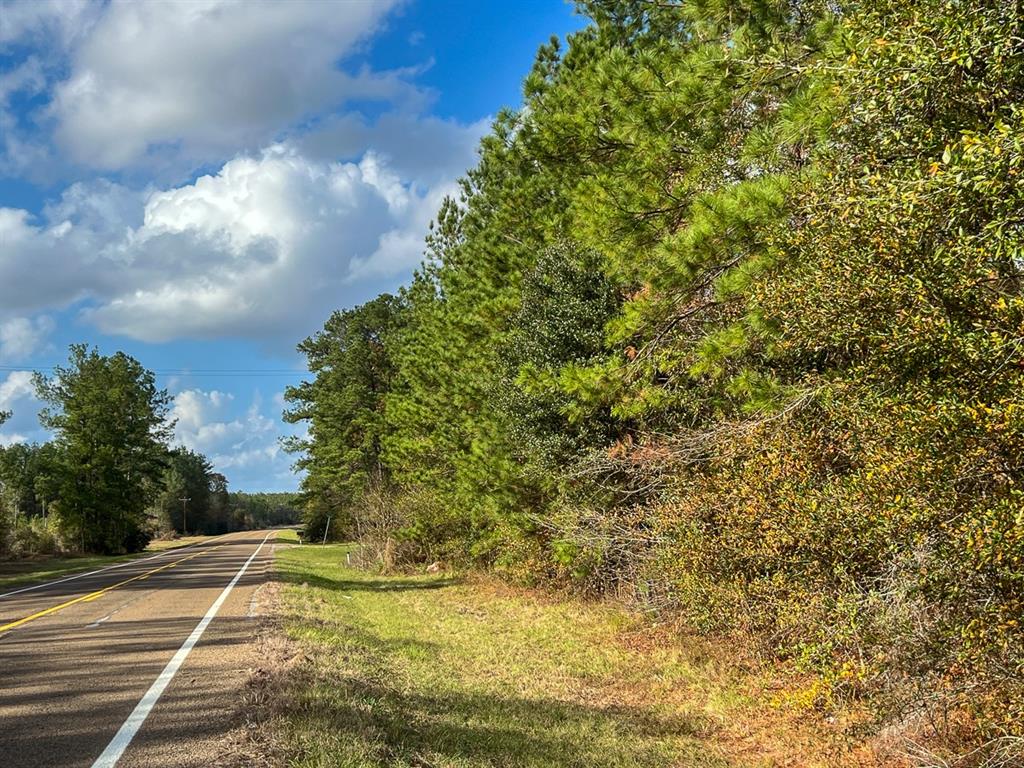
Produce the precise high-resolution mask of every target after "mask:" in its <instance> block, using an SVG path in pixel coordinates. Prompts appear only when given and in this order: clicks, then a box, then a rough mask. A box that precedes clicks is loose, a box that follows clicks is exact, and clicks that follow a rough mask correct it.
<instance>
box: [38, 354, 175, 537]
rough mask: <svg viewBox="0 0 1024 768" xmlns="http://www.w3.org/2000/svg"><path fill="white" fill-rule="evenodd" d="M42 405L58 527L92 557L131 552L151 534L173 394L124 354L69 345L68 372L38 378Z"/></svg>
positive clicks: (62, 369) (59, 370) (60, 369)
mask: <svg viewBox="0 0 1024 768" xmlns="http://www.w3.org/2000/svg"><path fill="white" fill-rule="evenodd" d="M36 391H37V393H38V396H39V399H40V400H42V401H43V402H45V403H46V404H47V406H46V408H44V409H43V411H42V413H41V415H40V421H41V422H42V423H43V426H45V427H47V428H48V429H50V430H53V432H54V433H55V438H54V443H55V446H56V449H57V451H56V457H55V461H54V465H53V472H54V476H55V478H56V489H55V490H56V494H57V498H58V502H57V510H56V511H57V512H58V514H59V517H60V521H61V526H62V527H63V529H64V531H65V534H66V535H67V536H68V538H69V539H70V540H71V541H78V542H79V544H80V546H81V547H82V548H83V549H84V550H86V551H89V552H124V551H129V552H134V551H138V550H139V549H142V548H144V547H145V545H146V543H147V542H148V540H149V535H150V532H149V530H148V529H147V526H146V519H145V510H146V507H147V506H148V505H149V503H150V501H152V499H153V495H154V493H155V490H156V488H157V487H159V478H160V476H161V473H162V470H163V458H164V454H165V451H166V443H167V440H168V439H169V438H170V434H171V430H172V428H173V424H172V423H170V422H168V420H167V417H168V415H169V412H170V396H169V395H168V394H167V392H166V391H164V390H158V389H157V388H156V384H155V377H154V376H153V374H152V373H151V372H150V371H147V370H146V369H145V368H143V367H142V366H141V365H140V364H139V362H138V361H137V360H135V359H134V358H132V357H129V356H128V355H126V354H124V353H123V352H118V353H116V354H114V355H112V356H109V357H107V356H103V355H100V354H99V352H98V351H97V350H95V349H89V348H88V347H87V346H86V345H84V344H78V345H74V346H72V347H71V350H70V355H69V359H68V365H67V366H66V367H62V366H58V367H56V368H55V369H54V375H53V377H52V378H45V377H43V376H41V375H38V374H37V375H36Z"/></svg>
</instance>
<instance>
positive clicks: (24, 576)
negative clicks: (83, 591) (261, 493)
mask: <svg viewBox="0 0 1024 768" xmlns="http://www.w3.org/2000/svg"><path fill="white" fill-rule="evenodd" d="M212 538H215V537H214V536H185V537H183V538H179V539H166V540H163V541H152V542H150V543H149V546H148V547H146V549H144V550H143V551H142V552H135V553H133V554H131V555H77V556H48V557H40V558H25V559H23V560H7V561H0V589H4V588H6V587H15V586H19V585H21V584H30V583H32V582H35V581H47V580H49V579H56V578H60V577H61V576H68V575H71V574H73V573H79V572H81V571H89V570H93V569H96V568H104V567H106V566H108V565H116V564H117V563H122V562H125V561H126V560H135V559H136V558H140V557H145V556H147V555H152V554H155V553H158V552H163V551H165V550H168V549H177V548H179V547H187V546H190V545H192V544H198V543H199V542H202V541H207V540H209V539H212Z"/></svg>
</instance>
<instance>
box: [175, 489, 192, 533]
mask: <svg viewBox="0 0 1024 768" xmlns="http://www.w3.org/2000/svg"><path fill="white" fill-rule="evenodd" d="M178 501H180V502H181V535H182V536H184V535H185V534H186V533H188V529H187V528H186V527H185V505H186V504H188V503H189V502H190V501H192V497H191V496H183V497H182V498H180V499H178Z"/></svg>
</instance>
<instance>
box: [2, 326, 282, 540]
mask: <svg viewBox="0 0 1024 768" xmlns="http://www.w3.org/2000/svg"><path fill="white" fill-rule="evenodd" d="M35 387H36V393H37V395H38V397H39V398H40V400H42V401H43V402H44V404H45V407H44V408H43V410H42V411H41V413H40V422H41V424H42V425H43V426H44V427H45V428H47V429H48V430H50V431H51V432H52V434H53V436H54V437H53V439H52V440H51V441H49V442H46V443H42V444H14V445H10V446H7V447H5V448H2V449H0V555H6V556H12V555H14V556H18V555H31V554H42V553H58V552H98V553H122V552H137V551H140V550H142V549H144V548H145V547H146V545H147V544H148V543H149V541H150V540H151V539H152V538H153V537H154V536H166V535H175V534H178V535H182V534H195V533H202V534H219V533H227V532H229V531H235V530H242V529H246V528H256V527H264V526H268V525H279V524H283V523H291V522H295V520H296V517H297V512H296V508H295V506H294V500H293V498H292V497H291V496H290V495H288V494H245V493H231V492H230V491H229V490H228V481H227V478H225V477H224V475H222V474H221V473H219V472H216V471H214V468H213V466H212V464H211V463H210V461H209V460H208V459H207V457H205V456H203V455H202V454H201V453H197V452H195V451H191V450H189V449H187V448H183V447H173V446H171V445H170V439H171V435H172V431H173V426H174V424H173V422H172V421H171V420H170V419H169V416H170V403H171V398H170V395H169V394H168V393H167V392H166V391H165V390H160V389H157V387H156V383H155V377H154V375H153V374H152V373H151V372H150V371H147V370H146V369H145V368H143V367H142V365H141V364H140V363H139V362H138V361H136V360H135V359H133V358H132V357H130V356H128V355H126V354H124V353H121V352H118V353H116V354H114V355H111V356H104V355H101V354H99V352H98V351H96V350H95V349H90V348H88V347H87V346H86V345H74V346H72V347H71V350H70V355H69V360H68V363H67V364H66V365H65V366H58V367H56V368H55V369H54V371H53V374H52V375H51V376H49V377H47V376H43V375H41V374H36V376H35ZM3 416H4V418H6V416H7V415H6V414H4V415H3Z"/></svg>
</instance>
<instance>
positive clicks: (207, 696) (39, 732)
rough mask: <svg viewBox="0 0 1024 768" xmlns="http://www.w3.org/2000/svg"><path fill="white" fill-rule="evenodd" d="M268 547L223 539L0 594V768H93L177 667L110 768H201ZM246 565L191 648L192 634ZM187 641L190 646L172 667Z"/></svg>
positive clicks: (238, 680) (218, 723)
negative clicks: (158, 683) (170, 665)
mask: <svg viewBox="0 0 1024 768" xmlns="http://www.w3.org/2000/svg"><path fill="white" fill-rule="evenodd" d="M268 535H269V538H267V537H268ZM273 546H274V534H273V533H271V532H267V531H261V532H254V531H247V532H243V533H235V534H228V535H227V536H224V537H221V538H218V539H213V540H211V541H209V542H204V543H203V544H201V545H199V546H196V547H191V548H184V549H180V550H172V551H169V552H166V553H162V554H161V555H158V556H156V557H154V558H148V559H144V560H136V561H132V562H131V563H129V564H126V565H123V566H120V567H116V568H112V569H109V570H104V571H101V572H99V573H94V574H90V575H86V576H82V577H81V578H74V579H71V580H67V581H62V580H56V581H55V582H50V583H48V584H45V585H42V586H40V587H38V588H32V589H28V590H26V591H19V592H15V593H14V594H7V595H3V594H0V766H2V767H3V768H22V767H24V768H29V766H31V767H32V768H49V767H50V766H54V767H58V766H59V767H63V766H68V768H70V767H71V766H93V765H102V764H104V763H97V759H98V758H99V757H100V756H101V755H103V754H104V752H105V750H108V746H109V745H110V744H111V742H112V740H114V739H115V736H116V735H118V733H119V731H121V735H120V737H119V738H120V739H121V742H122V743H123V741H124V739H125V738H126V734H125V732H124V731H123V730H122V726H123V725H124V724H125V722H126V721H127V720H128V719H129V716H131V715H133V712H135V720H136V721H137V719H138V712H136V706H137V705H139V703H140V701H142V700H143V698H144V697H145V696H146V695H147V693H149V699H152V696H153V692H152V691H151V688H152V687H153V685H154V683H155V682H156V681H157V679H158V678H160V677H161V675H163V679H164V680H165V681H166V678H167V674H168V672H170V671H172V670H167V669H166V668H167V666H168V663H169V662H171V661H172V659H174V658H175V657H176V656H177V660H178V661H180V662H181V663H180V667H178V668H177V669H176V671H175V673H174V676H173V677H172V678H171V679H170V681H169V682H168V683H167V684H166V688H165V689H164V690H163V691H162V693H161V695H160V697H159V699H158V700H157V701H156V703H155V704H154V705H153V706H152V709H151V711H150V712H149V714H148V716H147V717H146V719H145V720H144V722H143V723H142V725H141V727H139V728H138V730H137V732H136V733H134V735H132V738H131V741H130V742H129V743H128V746H127V747H126V748H125V750H124V752H123V754H122V756H121V757H120V759H119V760H118V761H117V762H116V764H117V766H119V768H121V767H122V766H123V767H124V768H130V767H133V766H139V767H141V766H146V767H147V768H152V767H155V766H161V767H170V766H191V765H196V766H200V765H202V766H206V765H209V764H210V762H211V759H212V758H211V756H212V755H214V754H215V753H216V751H217V749H218V741H219V739H220V738H221V736H222V735H223V734H224V733H225V732H226V731H227V730H228V729H229V728H230V727H231V724H232V719H233V718H234V716H235V715H236V713H237V708H238V703H239V691H240V690H241V689H242V687H243V685H244V683H245V680H246V678H247V675H248V670H249V669H250V667H251V665H252V664H253V663H254V659H253V658H252V648H253V646H252V640H253V635H254V632H255V625H256V621H255V617H254V616H253V609H252V604H253V599H254V594H255V591H256V589H257V587H258V586H259V585H260V584H262V583H263V582H264V581H265V580H266V572H267V568H268V567H269V565H270V563H271V560H272V549H273ZM257 550H258V554H256V555H255V557H252V556H253V554H254V553H256V552H257ZM250 557H252V559H251V561H250V562H249V565H248V567H247V568H246V570H245V572H244V574H242V575H241V577H240V578H239V579H238V580H237V582H236V583H235V585H234V587H233V589H232V590H231V591H230V592H229V593H228V594H227V595H226V597H225V598H224V600H223V602H222V604H221V605H220V606H219V609H218V610H217V613H216V616H215V617H213V618H212V619H210V620H209V623H208V626H207V627H206V629H205V632H204V633H203V634H202V636H201V637H199V639H198V640H197V641H195V630H196V628H197V626H198V625H199V624H200V623H201V622H202V621H203V620H204V617H207V618H208V614H209V613H210V610H211V607H212V606H214V604H215V603H216V602H217V601H218V598H220V597H221V596H222V595H223V593H224V590H225V587H227V586H228V585H229V584H230V583H231V582H232V580H233V579H234V578H235V577H236V576H237V575H238V574H239V571H240V570H241V569H242V567H243V565H245V563H246V562H247V561H249V560H250ZM190 636H191V637H192V640H193V641H195V645H194V647H193V648H192V650H191V652H190V653H189V654H188V655H187V657H185V658H184V660H183V661H181V656H182V652H181V651H182V646H183V645H184V644H186V642H187V641H188V640H189V638H190ZM165 670H166V671H165ZM107 754H108V755H109V750H108V752H107ZM109 764H110V763H109V761H108V762H107V763H106V765H109Z"/></svg>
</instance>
